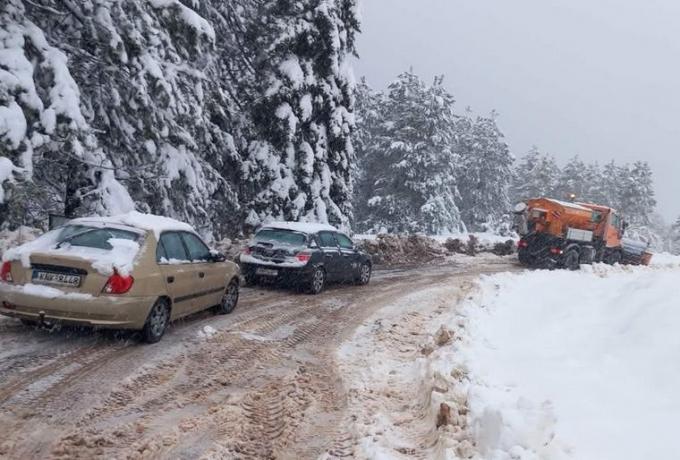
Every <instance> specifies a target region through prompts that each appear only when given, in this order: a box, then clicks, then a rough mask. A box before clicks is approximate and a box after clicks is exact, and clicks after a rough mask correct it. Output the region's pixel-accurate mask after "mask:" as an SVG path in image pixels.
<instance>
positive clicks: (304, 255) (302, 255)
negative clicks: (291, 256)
mask: <svg viewBox="0 0 680 460" xmlns="http://www.w3.org/2000/svg"><path fill="white" fill-rule="evenodd" d="M295 258H296V259H297V260H298V261H300V262H302V263H307V262H309V259H311V258H312V254H311V253H310V252H306V251H303V252H298V253H297V254H295Z"/></svg>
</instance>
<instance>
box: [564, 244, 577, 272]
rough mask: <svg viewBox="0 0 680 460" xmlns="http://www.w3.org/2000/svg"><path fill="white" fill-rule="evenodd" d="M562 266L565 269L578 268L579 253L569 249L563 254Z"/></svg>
mask: <svg viewBox="0 0 680 460" xmlns="http://www.w3.org/2000/svg"><path fill="white" fill-rule="evenodd" d="M564 268H566V269H567V270H578V269H579V254H578V251H576V250H574V249H571V250H569V251H567V253H566V254H565V255H564Z"/></svg>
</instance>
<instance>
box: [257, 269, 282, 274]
mask: <svg viewBox="0 0 680 460" xmlns="http://www.w3.org/2000/svg"><path fill="white" fill-rule="evenodd" d="M255 274H256V275H261V276H277V275H278V274H279V271H278V270H272V269H270V268H258V269H257V270H255Z"/></svg>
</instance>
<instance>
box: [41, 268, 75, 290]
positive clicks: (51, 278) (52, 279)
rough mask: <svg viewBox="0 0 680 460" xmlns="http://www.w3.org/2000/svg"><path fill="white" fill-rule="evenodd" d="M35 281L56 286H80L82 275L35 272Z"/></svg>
mask: <svg viewBox="0 0 680 460" xmlns="http://www.w3.org/2000/svg"><path fill="white" fill-rule="evenodd" d="M33 281H34V282H35V283H39V284H56V285H59V286H71V287H78V286H80V275H66V274H64V273H52V272H39V271H34V272H33Z"/></svg>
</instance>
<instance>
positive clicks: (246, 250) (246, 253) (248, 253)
mask: <svg viewBox="0 0 680 460" xmlns="http://www.w3.org/2000/svg"><path fill="white" fill-rule="evenodd" d="M250 252H251V251H250V248H249V247H248V246H246V247H245V248H243V249H242V250H241V254H245V255H247V256H249V255H250Z"/></svg>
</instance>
